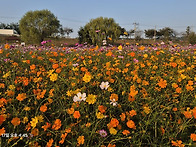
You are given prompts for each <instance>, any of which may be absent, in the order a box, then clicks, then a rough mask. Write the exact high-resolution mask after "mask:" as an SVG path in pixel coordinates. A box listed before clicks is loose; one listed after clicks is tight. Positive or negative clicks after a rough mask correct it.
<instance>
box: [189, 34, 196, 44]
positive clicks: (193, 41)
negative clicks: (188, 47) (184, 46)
mask: <svg viewBox="0 0 196 147" xmlns="http://www.w3.org/2000/svg"><path fill="white" fill-rule="evenodd" d="M188 42H189V43H190V44H196V34H195V32H190V34H189V36H188Z"/></svg>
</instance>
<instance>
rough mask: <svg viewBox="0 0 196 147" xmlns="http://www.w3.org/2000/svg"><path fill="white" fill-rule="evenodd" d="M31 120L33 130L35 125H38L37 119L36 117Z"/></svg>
mask: <svg viewBox="0 0 196 147" xmlns="http://www.w3.org/2000/svg"><path fill="white" fill-rule="evenodd" d="M31 120H32V121H30V123H31V126H32V127H33V128H35V127H36V125H37V123H38V118H37V117H35V118H31Z"/></svg>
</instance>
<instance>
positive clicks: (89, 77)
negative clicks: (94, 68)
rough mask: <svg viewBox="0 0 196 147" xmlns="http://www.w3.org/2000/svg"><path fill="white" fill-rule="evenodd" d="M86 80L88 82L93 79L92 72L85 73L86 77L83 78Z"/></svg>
mask: <svg viewBox="0 0 196 147" xmlns="http://www.w3.org/2000/svg"><path fill="white" fill-rule="evenodd" d="M82 79H83V81H84V82H86V83H88V82H90V80H91V79H92V76H91V74H90V73H85V75H84V77H83V78H82Z"/></svg>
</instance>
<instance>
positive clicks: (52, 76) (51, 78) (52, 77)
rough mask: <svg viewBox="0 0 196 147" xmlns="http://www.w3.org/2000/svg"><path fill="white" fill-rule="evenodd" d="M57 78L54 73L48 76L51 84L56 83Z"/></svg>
mask: <svg viewBox="0 0 196 147" xmlns="http://www.w3.org/2000/svg"><path fill="white" fill-rule="evenodd" d="M57 78H58V74H56V73H53V74H51V75H50V81H52V82H54V81H56V80H57Z"/></svg>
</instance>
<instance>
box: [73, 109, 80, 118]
mask: <svg viewBox="0 0 196 147" xmlns="http://www.w3.org/2000/svg"><path fill="white" fill-rule="evenodd" d="M73 117H74V118H77V119H78V118H80V112H79V111H75V112H74V113H73Z"/></svg>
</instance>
